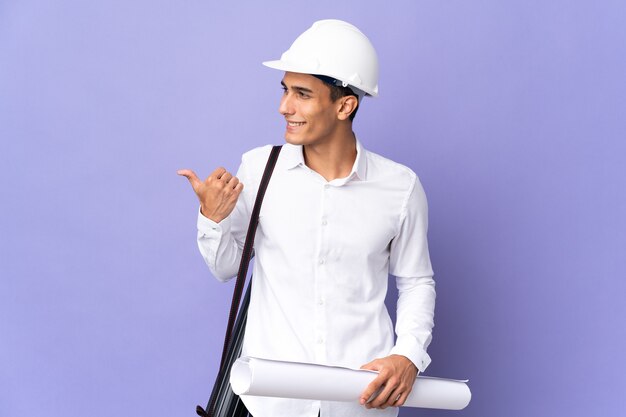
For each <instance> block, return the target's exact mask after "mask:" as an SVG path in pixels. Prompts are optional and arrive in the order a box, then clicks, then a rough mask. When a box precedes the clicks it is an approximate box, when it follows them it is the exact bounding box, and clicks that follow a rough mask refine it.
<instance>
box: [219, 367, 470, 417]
mask: <svg viewBox="0 0 626 417" xmlns="http://www.w3.org/2000/svg"><path fill="white" fill-rule="evenodd" d="M377 375H378V373H377V372H375V371H369V370H364V369H350V368H341V367H335V366H324V365H315V364H309V363H299V362H282V361H274V360H267V359H259V358H253V357H242V358H239V359H237V360H236V361H235V363H234V364H233V367H232V368H231V371H230V385H231V386H232V388H233V392H234V393H235V394H237V395H252V396H262V397H281V398H299V399H309V400H321V401H348V402H352V401H359V397H360V395H361V393H362V392H363V390H364V389H365V387H367V385H368V384H369V383H370V382H372V381H373V380H374V378H376V376H377ZM471 397H472V394H471V392H470V390H469V387H468V386H467V381H460V380H455V379H443V378H434V377H428V376H418V377H417V378H416V379H415V383H414V384H413V390H412V391H411V394H409V396H408V398H407V400H406V402H405V403H404V406H405V407H422V408H439V409H446V410H461V409H463V408H465V407H466V406H467V404H469V402H470V399H471Z"/></svg>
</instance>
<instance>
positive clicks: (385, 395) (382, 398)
mask: <svg viewBox="0 0 626 417" xmlns="http://www.w3.org/2000/svg"><path fill="white" fill-rule="evenodd" d="M396 388H397V383H395V381H394V380H393V379H389V380H387V381H385V385H384V388H383V390H382V391H381V392H380V394H378V395H377V396H376V398H374V399H373V400H372V402H371V403H370V405H371V406H372V408H381V407H383V408H384V407H386V404H387V403H388V402H389V399H390V397H391V394H392V393H393V391H395V390H396ZM395 399H396V398H395V397H392V398H391V400H392V402H393V401H394V400H395Z"/></svg>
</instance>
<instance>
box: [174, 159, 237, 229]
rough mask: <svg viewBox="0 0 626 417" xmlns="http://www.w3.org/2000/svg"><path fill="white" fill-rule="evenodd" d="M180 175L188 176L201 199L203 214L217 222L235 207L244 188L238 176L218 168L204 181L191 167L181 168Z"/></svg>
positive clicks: (178, 172)
mask: <svg viewBox="0 0 626 417" xmlns="http://www.w3.org/2000/svg"><path fill="white" fill-rule="evenodd" d="M176 173H177V174H178V175H182V176H183V177H186V178H187V179H188V180H189V182H190V183H191V186H192V187H193V190H194V191H195V193H196V195H197V196H198V199H199V200H200V211H201V212H202V215H204V216H205V217H207V218H209V219H211V220H213V221H214V222H216V223H219V222H221V221H222V220H224V219H225V218H226V217H228V215H229V214H230V213H231V212H232V211H233V210H234V209H235V204H236V203H237V199H238V198H239V194H241V190H243V184H242V183H240V182H239V180H238V179H237V177H235V176H233V175H232V174H231V173H229V172H228V171H226V169H224V168H221V167H220V168H218V169H216V170H215V171H213V173H212V174H211V175H209V176H208V178H207V179H206V180H204V181H202V180H200V178H198V176H197V175H196V174H195V172H193V171H192V170H190V169H180V170H178V171H177V172H176Z"/></svg>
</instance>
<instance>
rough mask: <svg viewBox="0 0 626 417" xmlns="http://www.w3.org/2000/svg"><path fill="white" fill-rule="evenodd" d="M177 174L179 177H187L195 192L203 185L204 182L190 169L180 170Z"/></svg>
mask: <svg viewBox="0 0 626 417" xmlns="http://www.w3.org/2000/svg"><path fill="white" fill-rule="evenodd" d="M176 173H177V174H178V175H181V176H183V177H186V178H187V179H188V180H189V182H190V183H191V186H192V187H193V189H194V190H195V189H196V188H197V187H198V185H200V184H201V183H202V181H200V178H198V176H197V175H196V173H195V172H193V171H192V170H190V169H179V170H178V171H176Z"/></svg>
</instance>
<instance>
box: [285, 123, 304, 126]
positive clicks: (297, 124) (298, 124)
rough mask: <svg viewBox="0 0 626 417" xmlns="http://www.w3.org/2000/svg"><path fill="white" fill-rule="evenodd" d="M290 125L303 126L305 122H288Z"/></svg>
mask: <svg viewBox="0 0 626 417" xmlns="http://www.w3.org/2000/svg"><path fill="white" fill-rule="evenodd" d="M287 123H288V124H289V126H302V125H303V124H304V122H287Z"/></svg>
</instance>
